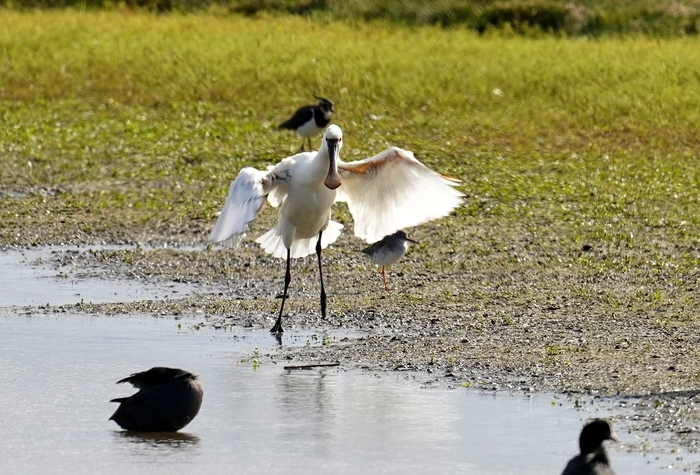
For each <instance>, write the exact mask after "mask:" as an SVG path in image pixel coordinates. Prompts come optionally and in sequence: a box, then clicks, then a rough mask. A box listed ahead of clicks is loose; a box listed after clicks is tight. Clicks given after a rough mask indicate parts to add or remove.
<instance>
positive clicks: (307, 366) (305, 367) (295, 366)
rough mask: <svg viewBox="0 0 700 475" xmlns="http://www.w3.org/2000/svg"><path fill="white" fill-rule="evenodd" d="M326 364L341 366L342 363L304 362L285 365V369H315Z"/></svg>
mask: <svg viewBox="0 0 700 475" xmlns="http://www.w3.org/2000/svg"><path fill="white" fill-rule="evenodd" d="M326 366H340V363H316V364H302V365H294V366H285V367H284V369H313V368H323V367H326Z"/></svg>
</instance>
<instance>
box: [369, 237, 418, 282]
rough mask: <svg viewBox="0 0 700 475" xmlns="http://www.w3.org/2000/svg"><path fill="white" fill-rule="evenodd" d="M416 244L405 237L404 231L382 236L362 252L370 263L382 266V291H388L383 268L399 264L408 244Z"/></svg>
mask: <svg viewBox="0 0 700 475" xmlns="http://www.w3.org/2000/svg"><path fill="white" fill-rule="evenodd" d="M409 242H412V243H413V244H418V243H417V242H416V241H414V240H413V239H409V237H408V236H406V231H396V232H395V233H394V234H389V235H388V236H384V237H383V238H382V239H381V240H380V241H377V242H375V243H374V244H372V245H371V246H368V247H366V248H365V249H363V250H362V252H364V253H365V254H367V255H368V256H369V258H370V259H372V262H374V263H375V264H377V265H379V266H382V279H383V280H384V290H386V291H387V292H388V291H389V287H387V285H386V272H385V271H384V268H385V267H386V266H390V265H392V264H396V263H397V262H399V259H401V258H402V257H403V255H404V254H406V251H407V250H408V243H409Z"/></svg>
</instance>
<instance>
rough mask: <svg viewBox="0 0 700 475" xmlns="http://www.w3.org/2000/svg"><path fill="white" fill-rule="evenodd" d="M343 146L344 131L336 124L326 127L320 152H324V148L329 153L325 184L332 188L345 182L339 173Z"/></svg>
mask: <svg viewBox="0 0 700 475" xmlns="http://www.w3.org/2000/svg"><path fill="white" fill-rule="evenodd" d="M342 146H343V131H342V130H341V129H340V127H338V126H337V125H335V124H333V125H331V126H329V127H328V128H327V129H326V133H325V134H323V143H322V144H321V150H320V151H319V153H322V152H323V151H324V149H325V151H326V152H327V153H328V175H327V176H326V179H325V180H324V181H323V184H324V185H325V186H326V188H329V189H331V190H335V189H336V188H338V187H339V186H340V185H342V184H343V182H342V181H340V175H339V174H338V161H339V160H340V149H341V147H342Z"/></svg>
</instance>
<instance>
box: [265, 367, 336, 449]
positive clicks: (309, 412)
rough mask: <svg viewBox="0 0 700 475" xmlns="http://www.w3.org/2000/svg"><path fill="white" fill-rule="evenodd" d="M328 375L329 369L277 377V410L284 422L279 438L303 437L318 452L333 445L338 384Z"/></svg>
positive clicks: (292, 372) (275, 392)
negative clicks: (326, 446) (330, 444)
mask: <svg viewBox="0 0 700 475" xmlns="http://www.w3.org/2000/svg"><path fill="white" fill-rule="evenodd" d="M326 376H327V371H326V370H319V371H287V372H284V373H280V374H279V375H277V376H276V377H275V378H274V380H273V382H274V385H275V390H274V394H276V395H277V396H276V397H275V401H274V404H275V410H276V411H277V412H278V413H280V414H279V417H280V418H282V420H283V421H284V424H282V425H281V427H280V432H279V434H278V437H279V438H281V439H282V440H293V439H294V438H297V439H299V438H301V439H303V440H307V441H308V445H315V446H316V447H317V448H319V449H320V448H322V446H324V445H326V444H329V443H331V442H332V440H333V439H334V431H333V421H334V419H335V416H336V413H337V412H338V407H337V397H336V396H337V394H336V393H337V391H338V385H337V378H327V377H326Z"/></svg>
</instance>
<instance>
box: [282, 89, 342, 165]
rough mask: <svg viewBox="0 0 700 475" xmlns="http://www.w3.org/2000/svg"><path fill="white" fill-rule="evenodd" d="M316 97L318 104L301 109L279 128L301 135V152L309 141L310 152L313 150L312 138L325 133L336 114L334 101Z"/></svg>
mask: <svg viewBox="0 0 700 475" xmlns="http://www.w3.org/2000/svg"><path fill="white" fill-rule="evenodd" d="M314 97H315V98H316V99H318V104H316V105H315V106H303V107H300V108H299V109H297V111H296V112H295V113H294V115H293V116H292V117H291V118H290V119H289V120H287V121H286V122H283V123H281V124H280V125H279V126H278V127H277V128H278V129H280V130H281V129H289V130H293V131H295V132H296V133H297V134H299V135H301V137H302V139H301V148H300V149H299V151H300V152H303V151H304V145H305V144H306V141H307V140H308V141H309V150H311V137H312V136H314V135H318V134H320V133H321V132H323V129H325V128H326V126H327V125H328V123H329V122H330V121H331V116H332V115H333V112H335V108H334V107H333V106H334V104H333V101H331V100H330V99H326V98H325V97H318V96H314Z"/></svg>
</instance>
